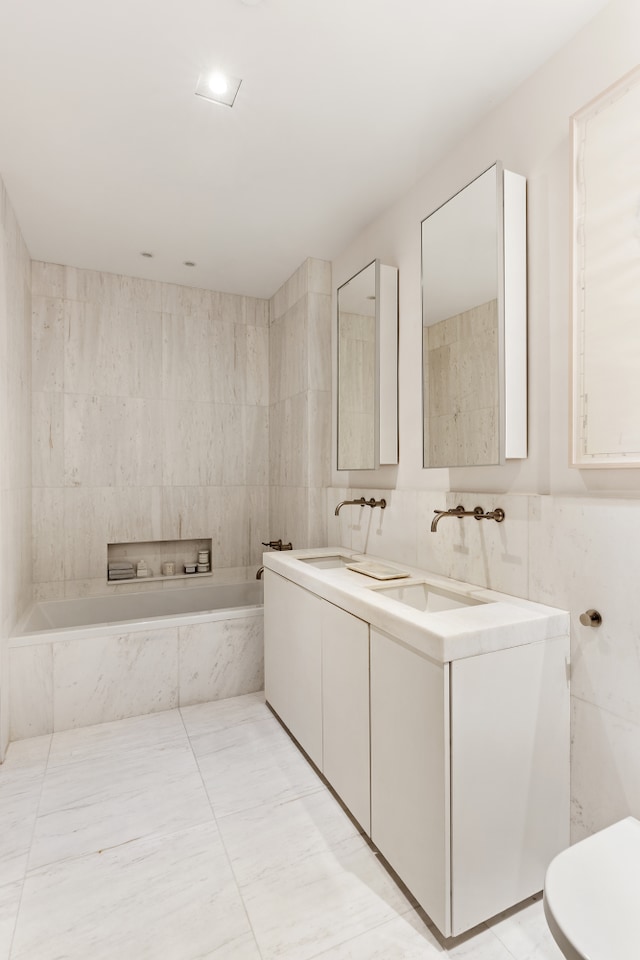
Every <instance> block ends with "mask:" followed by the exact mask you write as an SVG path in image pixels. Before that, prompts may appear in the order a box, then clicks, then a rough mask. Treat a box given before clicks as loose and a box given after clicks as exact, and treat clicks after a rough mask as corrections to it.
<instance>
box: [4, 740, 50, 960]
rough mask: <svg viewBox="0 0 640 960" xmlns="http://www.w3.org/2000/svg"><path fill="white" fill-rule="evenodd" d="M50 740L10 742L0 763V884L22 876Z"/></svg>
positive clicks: (17, 879)
mask: <svg viewBox="0 0 640 960" xmlns="http://www.w3.org/2000/svg"><path fill="white" fill-rule="evenodd" d="M50 739H51V738H50V737H36V738H34V739H33V740H24V741H20V742H19V743H15V744H12V745H11V747H10V749H9V751H8V752H7V758H6V760H5V762H4V763H3V764H2V766H0V825H1V826H0V887H5V886H6V885H7V884H11V883H13V882H15V881H22V879H23V877H24V873H25V870H26V867H27V860H28V856H29V849H30V846H31V841H32V837H33V831H34V826H35V822H36V815H37V812H38V803H39V801H40V794H41V792H42V785H43V780H44V773H45V766H46V761H47V753H48V750H49V741H50ZM1 956H2V954H1V953H0V957H1Z"/></svg>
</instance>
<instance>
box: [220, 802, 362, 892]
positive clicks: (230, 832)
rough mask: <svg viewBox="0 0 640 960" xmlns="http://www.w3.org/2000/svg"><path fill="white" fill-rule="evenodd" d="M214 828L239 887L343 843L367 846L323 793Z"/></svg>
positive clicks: (267, 807)
mask: <svg viewBox="0 0 640 960" xmlns="http://www.w3.org/2000/svg"><path fill="white" fill-rule="evenodd" d="M218 828H219V830H220V834H221V836H222V839H223V841H224V844H225V847H226V849H227V854H228V855H229V859H230V861H231V866H232V867H233V871H234V873H235V875H236V879H237V881H238V883H239V885H240V887H243V886H245V885H247V884H249V883H255V882H257V881H259V880H261V879H264V878H268V877H269V875H270V874H272V873H280V872H283V871H286V870H288V869H289V868H290V867H291V866H292V865H293V864H295V863H298V862H299V861H304V860H306V859H307V858H308V857H310V856H314V855H315V854H318V853H328V852H329V851H331V850H332V849H334V848H336V847H338V846H340V845H341V844H344V843H346V842H348V841H352V843H353V846H354V849H355V848H356V847H357V846H359V845H360V846H366V841H365V840H364V839H363V838H362V837H361V835H360V833H359V832H358V830H357V828H356V827H355V826H354V824H353V823H352V822H351V820H350V819H349V817H348V816H347V814H346V813H345V812H344V810H343V809H342V807H341V806H340V804H339V803H338V801H337V800H336V799H335V797H333V795H332V794H331V793H330V792H329V791H328V790H320V791H319V792H318V793H312V794H308V795H307V796H305V797H300V798H299V799H297V800H292V801H290V802H288V803H282V804H262V805H260V806H259V807H252V808H251V809H250V810H243V811H242V812H241V813H237V814H233V815H231V816H228V817H221V818H219V819H218Z"/></svg>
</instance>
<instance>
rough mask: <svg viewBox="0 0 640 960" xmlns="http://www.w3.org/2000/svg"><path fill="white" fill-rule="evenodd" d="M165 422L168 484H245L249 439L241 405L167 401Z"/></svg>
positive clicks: (164, 461)
mask: <svg viewBox="0 0 640 960" xmlns="http://www.w3.org/2000/svg"><path fill="white" fill-rule="evenodd" d="M162 421H163V431H162V465H163V469H162V480H163V485H164V486H165V487H172V486H189V485H192V486H201V487H204V486H225V485H227V484H231V485H236V486H237V485H241V484H244V483H245V481H246V454H247V438H246V435H245V426H246V424H245V417H244V416H243V408H242V407H241V406H239V405H237V404H236V405H231V404H220V403H198V402H189V403H185V402H183V401H167V400H165V401H164V402H163V416H162Z"/></svg>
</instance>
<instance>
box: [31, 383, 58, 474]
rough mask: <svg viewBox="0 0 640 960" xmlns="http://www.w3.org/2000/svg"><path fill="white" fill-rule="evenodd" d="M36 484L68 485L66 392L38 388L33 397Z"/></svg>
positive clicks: (33, 468) (32, 420)
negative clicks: (65, 444) (65, 420)
mask: <svg viewBox="0 0 640 960" xmlns="http://www.w3.org/2000/svg"><path fill="white" fill-rule="evenodd" d="M31 404H32V405H31V424H32V440H33V447H32V464H31V468H32V469H31V476H32V483H33V486H34V487H62V486H63V485H64V398H63V395H62V393H58V392H57V393H40V392H35V393H34V394H33V396H32V400H31Z"/></svg>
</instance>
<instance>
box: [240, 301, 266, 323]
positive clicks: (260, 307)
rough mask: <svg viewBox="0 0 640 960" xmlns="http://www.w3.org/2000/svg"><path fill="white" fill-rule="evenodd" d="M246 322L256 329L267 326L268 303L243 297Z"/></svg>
mask: <svg viewBox="0 0 640 960" xmlns="http://www.w3.org/2000/svg"><path fill="white" fill-rule="evenodd" d="M243 299H244V301H245V316H246V322H247V323H248V324H250V325H252V326H256V327H268V326H269V301H268V300H258V299H257V298H256V297H244V298H243Z"/></svg>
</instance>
